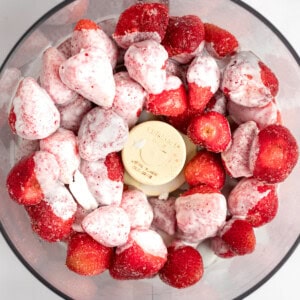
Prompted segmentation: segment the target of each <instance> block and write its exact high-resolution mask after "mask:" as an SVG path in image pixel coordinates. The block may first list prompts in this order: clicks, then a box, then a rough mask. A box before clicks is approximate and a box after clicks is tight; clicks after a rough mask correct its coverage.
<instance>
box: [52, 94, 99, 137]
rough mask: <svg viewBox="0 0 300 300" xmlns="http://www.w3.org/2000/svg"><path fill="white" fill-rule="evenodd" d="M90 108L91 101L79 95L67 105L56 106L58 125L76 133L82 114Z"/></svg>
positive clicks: (91, 106)
mask: <svg viewBox="0 0 300 300" xmlns="http://www.w3.org/2000/svg"><path fill="white" fill-rule="evenodd" d="M92 108H93V105H92V102H91V101H89V100H86V99H84V98H83V97H82V96H81V95H78V96H77V99H75V101H73V102H71V103H69V104H67V105H61V106H58V110H59V112H60V127H62V128H65V129H68V130H72V131H73V132H75V133H77V132H78V129H79V127H80V124H81V121H82V119H83V117H84V115H85V114H86V113H87V112H89V111H90V110H91V109H92Z"/></svg>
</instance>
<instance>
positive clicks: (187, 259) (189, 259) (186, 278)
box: [159, 246, 204, 289]
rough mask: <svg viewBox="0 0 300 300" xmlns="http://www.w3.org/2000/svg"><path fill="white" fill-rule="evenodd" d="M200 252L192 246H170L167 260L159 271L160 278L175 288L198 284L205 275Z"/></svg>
mask: <svg viewBox="0 0 300 300" xmlns="http://www.w3.org/2000/svg"><path fill="white" fill-rule="evenodd" d="M203 272H204V269H203V262H202V257H201V255H200V253H199V252H198V251H197V250H196V249H194V248H193V247H191V246H180V247H174V246H171V247H168V257H167V262H166V263H165V265H164V266H163V268H162V269H161V270H160V271H159V277H160V279H161V280H162V281H163V282H164V283H166V284H168V285H170V286H172V287H175V288H178V289H180V288H186V287H189V286H192V285H194V284H196V283H197V282H198V281H199V280H200V279H201V278H202V276H203Z"/></svg>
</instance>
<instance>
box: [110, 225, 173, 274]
mask: <svg viewBox="0 0 300 300" xmlns="http://www.w3.org/2000/svg"><path fill="white" fill-rule="evenodd" d="M166 260H167V248H166V246H165V244H164V242H163V240H162V238H161V237H160V235H159V234H158V233H156V232H155V231H152V230H132V231H131V232H130V235H129V239H128V241H127V242H126V243H125V244H124V245H122V246H120V247H117V249H116V253H115V256H114V258H113V262H112V265H111V267H110V269H109V273H110V275H111V276H112V277H113V278H114V279H119V280H128V279H143V278H151V277H153V276H154V275H155V274H157V273H158V271H159V270H160V269H161V268H162V266H163V265H164V264H165V262H166Z"/></svg>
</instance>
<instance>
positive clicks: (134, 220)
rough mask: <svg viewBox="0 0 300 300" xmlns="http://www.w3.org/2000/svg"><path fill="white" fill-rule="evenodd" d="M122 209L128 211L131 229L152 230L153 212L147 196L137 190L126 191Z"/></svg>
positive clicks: (121, 205)
mask: <svg viewBox="0 0 300 300" xmlns="http://www.w3.org/2000/svg"><path fill="white" fill-rule="evenodd" d="M120 207H122V208H123V209H124V210H125V211H126V213H127V215H128V217H129V220H130V226H131V229H149V228H150V225H151V223H152V220H153V211H152V207H151V205H150V204H149V202H148V199H147V196H146V195H145V194H144V193H143V192H141V191H139V190H137V189H128V190H127V191H124V192H123V196H122V201H121V204H120Z"/></svg>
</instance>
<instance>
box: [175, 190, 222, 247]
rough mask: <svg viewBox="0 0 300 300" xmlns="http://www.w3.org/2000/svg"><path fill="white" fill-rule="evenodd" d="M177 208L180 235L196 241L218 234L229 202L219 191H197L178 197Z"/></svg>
mask: <svg viewBox="0 0 300 300" xmlns="http://www.w3.org/2000/svg"><path fill="white" fill-rule="evenodd" d="M175 210H176V220H177V228H178V233H177V234H178V236H179V237H180V238H181V239H182V240H184V241H187V242H192V243H196V242H200V241H201V240H204V239H206V238H209V237H212V236H215V235H216V234H217V232H218V230H219V229H220V228H221V227H222V226H223V224H224V222H225V219H226V214H227V203H226V199H225V197H224V196H223V195H222V194H221V193H219V192H218V193H211V192H208V193H205V192H204V193H201V192H195V193H194V194H191V195H186V196H180V197H178V198H177V199H176V201H175Z"/></svg>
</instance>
